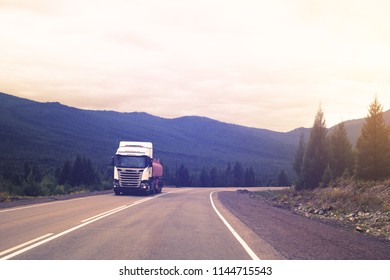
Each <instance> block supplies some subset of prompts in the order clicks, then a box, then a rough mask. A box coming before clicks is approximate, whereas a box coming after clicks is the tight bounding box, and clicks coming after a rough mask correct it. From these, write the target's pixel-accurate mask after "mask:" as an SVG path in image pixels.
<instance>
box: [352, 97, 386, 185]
mask: <svg viewBox="0 0 390 280" xmlns="http://www.w3.org/2000/svg"><path fill="white" fill-rule="evenodd" d="M389 156H390V140H389V128H388V126H386V124H385V121H384V118H383V107H382V105H381V104H380V103H379V101H378V98H377V97H375V99H374V101H373V102H372V103H371V105H370V107H369V110H368V116H367V117H366V120H365V123H364V125H363V127H362V130H361V134H360V136H359V139H358V141H357V144H356V176H357V177H358V178H360V179H365V180H380V179H384V178H386V177H388V176H389Z"/></svg>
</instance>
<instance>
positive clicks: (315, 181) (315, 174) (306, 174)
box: [302, 108, 328, 188]
mask: <svg viewBox="0 0 390 280" xmlns="http://www.w3.org/2000/svg"><path fill="white" fill-rule="evenodd" d="M326 133H327V129H326V124H325V119H324V113H323V111H322V109H321V108H320V109H319V110H318V112H317V115H316V117H315V120H314V125H313V128H312V129H311V132H310V138H309V141H308V143H307V147H306V150H305V155H304V158H303V168H302V178H303V185H304V187H305V188H316V187H318V186H319V184H320V182H321V179H322V176H323V175H324V172H325V169H326V167H327V165H328V151H327V141H326Z"/></svg>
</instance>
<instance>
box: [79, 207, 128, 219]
mask: <svg viewBox="0 0 390 280" xmlns="http://www.w3.org/2000/svg"><path fill="white" fill-rule="evenodd" d="M124 207H126V205H122V206H120V207H118V208H115V209H111V210H109V211H106V212H104V213H100V214H97V215H95V216H93V217H90V218H88V219H85V220H82V221H81V223H84V222H87V221H89V220H93V219H95V218H97V217H100V216H103V215H105V214H107V213H110V212H113V211H116V210H119V209H122V208H124Z"/></svg>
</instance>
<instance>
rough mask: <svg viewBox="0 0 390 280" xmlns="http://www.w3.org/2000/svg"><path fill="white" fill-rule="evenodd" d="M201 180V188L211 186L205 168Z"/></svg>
mask: <svg viewBox="0 0 390 280" xmlns="http://www.w3.org/2000/svg"><path fill="white" fill-rule="evenodd" d="M199 180H200V186H201V187H208V186H209V185H210V177H209V174H208V172H207V171H206V168H205V167H203V168H202V172H201V173H200V178H199Z"/></svg>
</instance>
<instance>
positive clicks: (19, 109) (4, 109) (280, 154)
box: [0, 93, 300, 176]
mask: <svg viewBox="0 0 390 280" xmlns="http://www.w3.org/2000/svg"><path fill="white" fill-rule="evenodd" d="M299 135H300V133H299V130H296V131H292V132H290V133H281V132H274V131H270V130H265V129H257V128H250V127H244V126H239V125H234V124H228V123H223V122H219V121H216V120H213V119H209V118H205V117H197V116H187V117H180V118H175V119H166V118H161V117H157V116H153V115H150V114H147V113H140V112H132V113H119V112H114V111H93V110H82V109H77V108H73V107H69V106H66V105H62V104H60V103H41V102H35V101H31V100H28V99H23V98H19V97H15V96H11V95H8V94H4V93H0V163H1V162H12V163H13V164H15V165H18V166H22V164H23V163H24V162H29V163H34V164H39V165H40V166H43V167H44V168H55V167H59V166H61V165H62V164H63V162H64V161H65V160H67V159H69V160H73V159H74V158H75V157H76V155H77V154H81V155H86V156H87V157H89V158H91V159H92V160H93V161H94V162H96V163H98V164H99V165H101V166H103V167H104V166H106V165H108V164H109V163H110V157H111V156H112V155H113V154H114V153H115V150H116V148H117V145H118V142H119V141H121V140H129V141H150V142H153V144H154V148H155V157H156V158H160V159H161V160H162V161H163V163H164V165H166V166H168V167H169V168H170V169H171V170H173V169H174V168H177V167H178V165H180V164H185V165H186V167H187V168H188V169H189V170H190V171H193V172H200V170H201V168H202V167H203V166H205V167H208V168H211V167H212V166H215V167H218V168H226V166H227V164H228V163H231V164H234V163H235V162H236V161H239V162H241V163H242V164H243V166H244V167H253V168H254V169H255V171H256V172H257V174H258V175H259V174H262V176H263V175H264V176H272V175H273V174H277V173H278V172H280V171H281V170H282V169H284V170H286V171H291V161H292V158H293V156H294V154H295V147H296V145H297V143H298V138H299ZM291 173H292V172H291Z"/></svg>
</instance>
